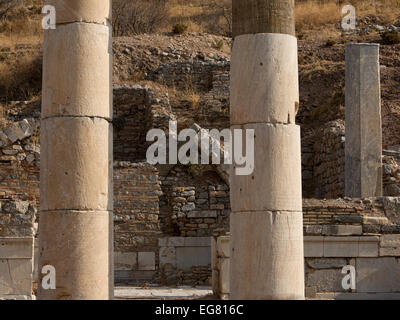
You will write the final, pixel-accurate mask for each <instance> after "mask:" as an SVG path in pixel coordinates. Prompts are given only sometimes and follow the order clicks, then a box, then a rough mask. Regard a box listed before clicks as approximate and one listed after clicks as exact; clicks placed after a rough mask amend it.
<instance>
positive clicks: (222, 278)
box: [218, 259, 230, 294]
mask: <svg viewBox="0 0 400 320" xmlns="http://www.w3.org/2000/svg"><path fill="white" fill-rule="evenodd" d="M218 264H219V266H218V270H219V292H220V293H222V294H224V293H225V294H229V293H230V290H229V285H230V260H229V259H220V260H219V261H218Z"/></svg>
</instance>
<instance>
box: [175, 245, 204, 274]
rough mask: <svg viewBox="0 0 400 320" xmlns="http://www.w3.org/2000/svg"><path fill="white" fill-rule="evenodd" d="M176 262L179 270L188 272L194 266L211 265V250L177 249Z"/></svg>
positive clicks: (202, 248) (198, 248)
mask: <svg viewBox="0 0 400 320" xmlns="http://www.w3.org/2000/svg"><path fill="white" fill-rule="evenodd" d="M176 261H177V267H178V269H182V270H187V269H190V268H191V267H192V266H208V265H211V248H210V246H208V247H177V248H176Z"/></svg>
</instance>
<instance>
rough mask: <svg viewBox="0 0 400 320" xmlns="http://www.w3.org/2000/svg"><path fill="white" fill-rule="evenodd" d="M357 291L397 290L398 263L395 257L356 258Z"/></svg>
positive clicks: (398, 285) (399, 286) (398, 289)
mask: <svg viewBox="0 0 400 320" xmlns="http://www.w3.org/2000/svg"><path fill="white" fill-rule="evenodd" d="M356 266H357V278H356V279H357V283H356V285H357V292H360V293H362V292H375V293H379V292H386V293H389V292H399V291H400V263H399V260H398V259H396V258H389V257H382V258H378V259H377V258H358V259H356Z"/></svg>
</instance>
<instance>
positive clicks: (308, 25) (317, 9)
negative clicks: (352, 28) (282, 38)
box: [296, 0, 400, 40]
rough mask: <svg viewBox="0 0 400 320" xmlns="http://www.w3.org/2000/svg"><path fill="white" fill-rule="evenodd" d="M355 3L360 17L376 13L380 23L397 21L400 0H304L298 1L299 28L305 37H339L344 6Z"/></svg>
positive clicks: (297, 16)
mask: <svg viewBox="0 0 400 320" xmlns="http://www.w3.org/2000/svg"><path fill="white" fill-rule="evenodd" d="M345 4H352V5H353V6H354V7H355V8H356V19H357V21H361V20H363V19H364V18H365V17H367V16H375V17H377V18H378V19H379V20H380V21H381V23H383V24H390V23H393V22H395V21H398V19H399V16H400V0H379V1H374V0H349V1H346V2H344V1H340V0H325V1H324V0H305V1H301V2H298V3H297V5H296V30H297V33H298V34H299V35H300V36H301V37H303V38H304V39H315V40H327V39H332V38H338V37H340V34H341V30H340V23H341V20H342V17H343V15H342V7H343V6H344V5H345Z"/></svg>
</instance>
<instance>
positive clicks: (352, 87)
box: [345, 44, 382, 198]
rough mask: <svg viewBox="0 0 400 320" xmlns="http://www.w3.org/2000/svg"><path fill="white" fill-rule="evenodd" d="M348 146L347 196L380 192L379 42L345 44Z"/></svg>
mask: <svg viewBox="0 0 400 320" xmlns="http://www.w3.org/2000/svg"><path fill="white" fill-rule="evenodd" d="M345 149H346V161H345V166H346V168H345V193H346V196H348V197H362V198H364V197H371V196H381V195H382V159H381V157H382V125H381V101H380V66H379V45H378V44H349V45H347V46H346V144H345Z"/></svg>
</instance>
